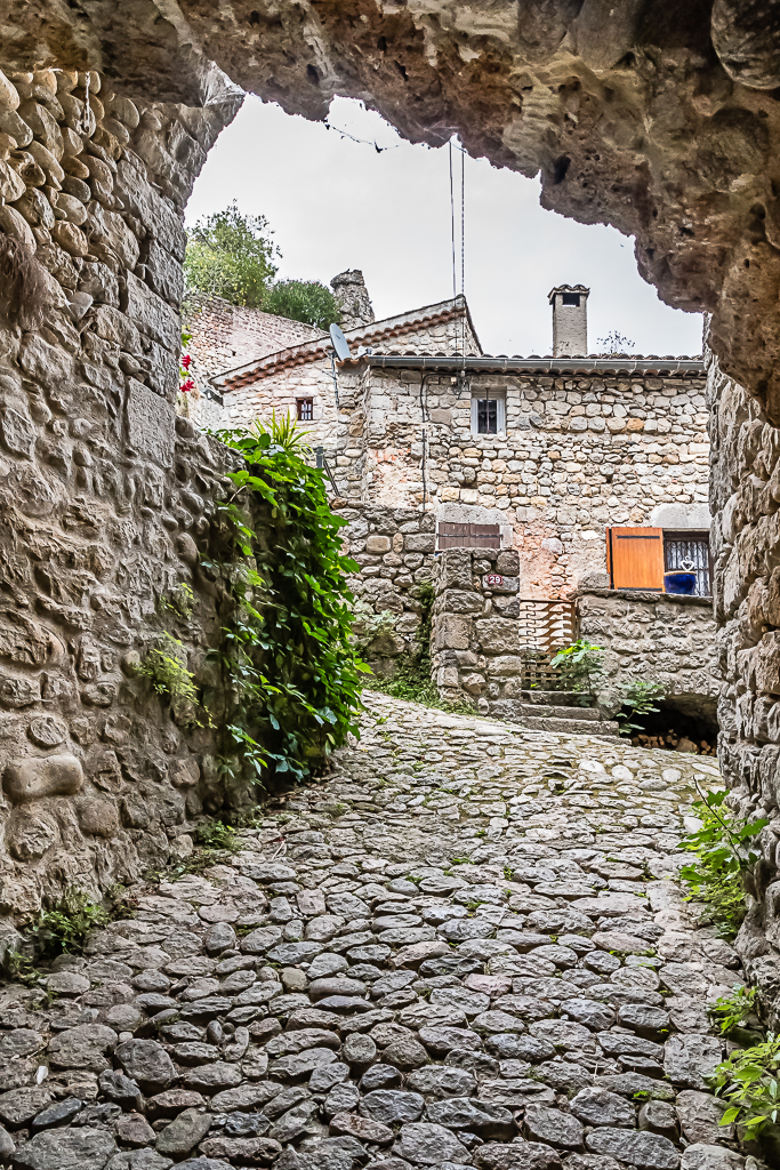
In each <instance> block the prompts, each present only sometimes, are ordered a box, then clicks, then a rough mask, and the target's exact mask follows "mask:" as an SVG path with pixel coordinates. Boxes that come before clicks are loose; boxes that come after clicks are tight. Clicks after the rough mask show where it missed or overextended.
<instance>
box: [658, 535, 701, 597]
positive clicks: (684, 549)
mask: <svg viewBox="0 0 780 1170" xmlns="http://www.w3.org/2000/svg"><path fill="white" fill-rule="evenodd" d="M684 561H687V562H689V563H692V565H693V568H692V569H691V570H690V572H692V573H695V574H696V591H695V596H696V597H711V596H712V577H711V565H710V538H709V536H708V534H707V533H706V532H664V571H665V572H667V573H673V572H675V571H676V570H679V571H680V572H685V570H684V569H683V562H684Z"/></svg>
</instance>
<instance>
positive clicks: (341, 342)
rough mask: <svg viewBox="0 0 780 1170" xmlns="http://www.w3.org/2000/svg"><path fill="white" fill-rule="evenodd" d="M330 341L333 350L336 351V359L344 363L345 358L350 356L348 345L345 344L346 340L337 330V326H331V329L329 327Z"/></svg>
mask: <svg viewBox="0 0 780 1170" xmlns="http://www.w3.org/2000/svg"><path fill="white" fill-rule="evenodd" d="M330 340H331V343H332V345H333V348H334V349H335V351H336V357H337V358H338V359H339V361H340V362H345V361H346V360H347V358H349V357H351V356H352V355H351V354H350V352H349V345H348V344H347V339H346V337H345V336H344V334H343V333H342V332H341V330H340V329H339V327H338V325H331V327H330Z"/></svg>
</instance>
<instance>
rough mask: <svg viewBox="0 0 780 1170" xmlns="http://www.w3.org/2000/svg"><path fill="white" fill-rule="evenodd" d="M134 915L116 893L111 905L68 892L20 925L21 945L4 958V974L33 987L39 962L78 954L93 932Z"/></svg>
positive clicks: (78, 891)
mask: <svg viewBox="0 0 780 1170" xmlns="http://www.w3.org/2000/svg"><path fill="white" fill-rule="evenodd" d="M131 913H132V909H131V907H130V906H129V905H128V904H127V903H126V902H125V901H124V900H123V898H122V897H120V893H119V892H118V891H117V890H115V891H113V893H112V894H111V896H110V897H109V904H108V905H101V904H100V903H98V902H95V901H93V899H92V898H90V896H89V894H86V893H84V891H83V890H77V889H69V890H66V892H65V893H64V894H63V896H62V897H61V898H60V899H59V901H57V902H55V903H54V905H53V906H50V907H48V908H45V909H42V910H39V911H38V913H37V914H36V915H34V917H33V918H31V919H29V920H28V921H27V922H25V923H24V924H23V925H22V926H21V928H20V934H21V938H22V944H21V946H20V947H19V948H18V949H15V950H11V951H9V952H8V953H7V954H6V955H5V958H4V961H3V970H4V973H5V974H6V975H7V976H8V977H9V978H10V979H14V980H16V981H18V982H20V983H27V984H29V985H31V986H32V985H34V984H36V983H37V982H38V981H39V979H40V978H41V972H40V971H39V970H38V967H37V964H38V963H41V962H47V961H49V960H51V959H54V958H56V956H57V955H61V954H63V953H68V954H78V953H79V952H81V951H82V950H83V948H84V943H85V941H86V939H87V936H88V934H89V932H90V931H91V930H93V929H95V927H99V926H105V925H106V924H107V923H108V922H110V921H111V919H112V918H115V917H118V916H119V915H120V914H122V915H129V914H131Z"/></svg>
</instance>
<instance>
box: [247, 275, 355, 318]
mask: <svg viewBox="0 0 780 1170" xmlns="http://www.w3.org/2000/svg"><path fill="white" fill-rule="evenodd" d="M262 307H263V309H264V310H265V312H266V313H276V314H277V315H278V316H280V317H290V318H291V319H292V320H293V321H304V322H306V324H307V325H316V326H317V327H318V328H319V329H327V328H328V326H330V325H332V324H333V323H334V322H335V323H338V322H339V321H340V320H341V306H340V305H339V302H338V301H337V300H336V298H335V297H334V295H333V293H332V292H331V291H330V289H329V288H328V287H327V285H325V284H321V283H320V281H318V280H279V281H277V282H276V283H275V284H273V285H272V286H271V288H270V289H269V290H268V292H267V293H266V295H265V296H264V297H263V304H262Z"/></svg>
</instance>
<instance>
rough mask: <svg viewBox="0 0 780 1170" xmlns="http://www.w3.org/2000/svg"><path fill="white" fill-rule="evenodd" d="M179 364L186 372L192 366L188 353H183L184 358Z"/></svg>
mask: <svg viewBox="0 0 780 1170" xmlns="http://www.w3.org/2000/svg"><path fill="white" fill-rule="evenodd" d="M181 364H182V365H183V366H184V368H185V370H188V369H189V368H190V366H191V365H192V358H191V356H190V355H189V354H188V353H185V355H184V357H183V358H182V359H181Z"/></svg>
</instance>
